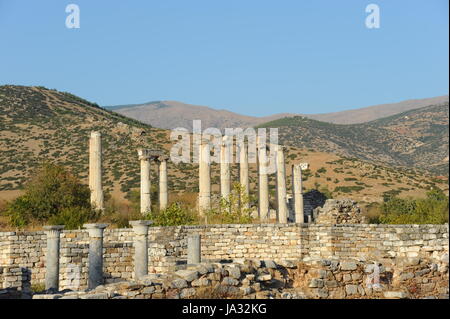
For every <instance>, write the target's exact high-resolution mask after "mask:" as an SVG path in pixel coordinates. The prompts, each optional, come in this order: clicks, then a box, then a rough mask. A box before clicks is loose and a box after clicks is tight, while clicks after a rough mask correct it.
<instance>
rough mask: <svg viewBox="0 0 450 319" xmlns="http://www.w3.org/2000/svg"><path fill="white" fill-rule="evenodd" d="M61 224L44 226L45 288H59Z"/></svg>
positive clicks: (56, 289) (62, 227)
mask: <svg viewBox="0 0 450 319" xmlns="http://www.w3.org/2000/svg"><path fill="white" fill-rule="evenodd" d="M63 229H64V226H63V225H55V226H44V230H45V233H46V235H47V253H46V255H45V289H46V290H49V289H52V290H55V291H58V289H59V250H60V249H59V248H60V235H61V231H62V230H63Z"/></svg>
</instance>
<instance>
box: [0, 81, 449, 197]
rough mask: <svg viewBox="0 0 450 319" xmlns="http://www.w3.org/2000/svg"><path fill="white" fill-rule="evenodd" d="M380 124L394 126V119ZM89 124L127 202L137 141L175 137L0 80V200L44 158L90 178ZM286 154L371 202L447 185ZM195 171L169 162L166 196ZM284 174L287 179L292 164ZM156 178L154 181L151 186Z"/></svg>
mask: <svg viewBox="0 0 450 319" xmlns="http://www.w3.org/2000/svg"><path fill="white" fill-rule="evenodd" d="M383 125H385V126H390V127H391V128H392V130H394V129H395V126H394V125H392V124H389V123H387V124H386V123H385V124H383ZM397 129H398V128H397ZM92 130H98V131H100V132H101V133H102V143H103V169H104V171H103V176H104V189H105V193H106V195H107V197H110V198H112V200H113V201H114V202H116V203H124V204H126V203H128V200H127V199H128V198H129V196H130V194H131V191H132V190H136V189H139V178H140V174H139V170H140V167H139V160H138V156H137V151H136V150H137V148H139V147H146V148H152V149H159V150H164V151H166V152H168V151H169V149H170V148H171V146H172V145H173V143H174V142H173V141H171V140H170V139H169V136H170V131H168V130H163V129H159V128H154V127H151V126H149V125H146V124H143V123H141V122H138V121H136V120H133V119H130V118H127V117H124V116H122V115H120V114H117V113H114V112H111V111H109V110H106V109H103V108H100V107H99V106H98V105H96V104H93V103H91V102H88V101H86V100H84V99H82V98H79V97H77V96H74V95H72V94H70V93H65V92H58V91H55V90H49V89H46V88H43V87H27V86H13V85H5V86H0V202H1V201H5V200H11V199H12V198H14V197H16V196H18V195H19V194H20V193H21V192H22V189H23V186H24V184H25V183H26V181H27V179H28V178H29V177H30V175H31V174H32V172H33V169H34V168H36V167H37V166H38V165H39V164H40V163H42V162H43V161H52V162H56V163H60V164H61V165H64V166H66V167H67V168H69V169H70V170H71V171H72V172H73V173H74V174H76V175H77V176H79V177H80V178H81V179H82V181H84V182H85V183H87V175H88V139H89V134H90V131H92ZM392 134H394V133H392ZM319 146H320V145H319ZM286 156H287V157H286V158H287V165H288V166H287V167H289V165H291V164H293V163H298V162H300V161H308V162H310V163H311V168H310V170H309V171H306V172H305V188H306V189H320V190H324V191H325V190H327V191H328V192H330V193H332V195H333V196H334V197H335V198H339V197H352V198H354V199H355V200H358V201H362V202H374V201H380V200H382V198H383V196H385V195H386V194H399V195H400V196H424V194H425V193H426V192H427V190H429V189H430V187H436V186H437V187H440V188H443V189H446V190H447V191H448V186H447V184H446V183H447V180H445V179H438V178H435V177H433V176H431V175H429V174H427V173H424V172H421V171H418V170H415V169H413V168H409V169H404V170H402V169H396V168H394V167H387V166H382V165H379V164H376V163H369V162H366V161H361V160H357V159H350V158H345V157H341V156H338V155H335V154H331V153H325V152H318V151H316V150H313V149H301V148H295V147H288V150H287V154H286ZM197 172H198V167H197V165H195V164H178V165H175V164H174V163H172V162H169V164H168V173H169V174H168V180H169V198H170V199H171V200H175V199H180V198H187V197H183V196H185V195H189V194H191V195H192V196H191V198H195V194H196V192H197V188H198V177H197V176H198V175H197V174H198V173H197ZM287 173H288V181H289V183H290V178H289V176H290V169H287ZM232 176H233V179H234V180H236V179H237V176H238V167H237V165H232ZM256 177H257V175H256V166H255V165H251V166H250V181H251V187H252V189H251V193H252V194H256V182H257V179H256ZM152 179H153V180H154V181H156V180H157V169H156V167H154V168H153V169H152ZM212 183H213V188H212V189H213V192H215V193H216V194H217V193H218V191H219V166H218V165H217V164H213V165H212ZM270 183H271V186H270V189H271V194H272V195H271V200H272V202H274V199H275V176H271V177H270ZM156 184H157V183H155V182H154V183H152V185H153V187H155V186H156ZM288 186H289V187H290V185H288ZM110 201H111V199H110Z"/></svg>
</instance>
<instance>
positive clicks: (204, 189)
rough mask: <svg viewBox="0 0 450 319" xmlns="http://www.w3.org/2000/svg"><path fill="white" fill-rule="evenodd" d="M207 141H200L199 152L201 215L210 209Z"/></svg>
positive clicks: (209, 172)
mask: <svg viewBox="0 0 450 319" xmlns="http://www.w3.org/2000/svg"><path fill="white" fill-rule="evenodd" d="M210 157H211V154H210V147H209V143H208V142H202V143H201V145H200V154H199V213H200V215H201V216H204V214H205V213H206V212H207V211H209V210H210V209H211V163H210V162H211V160H210Z"/></svg>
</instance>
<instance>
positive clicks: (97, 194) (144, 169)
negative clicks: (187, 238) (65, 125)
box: [89, 132, 168, 214]
mask: <svg viewBox="0 0 450 319" xmlns="http://www.w3.org/2000/svg"><path fill="white" fill-rule="evenodd" d="M138 156H139V160H140V164H141V187H140V189H141V208H140V210H141V213H142V214H146V213H149V212H150V211H151V197H150V191H151V179H150V176H151V174H150V169H151V162H152V161H154V162H157V163H158V166H159V209H160V210H164V209H166V208H167V204H168V191H167V160H168V157H167V156H164V155H163V153H162V152H160V151H154V150H148V149H139V150H138ZM89 189H90V190H91V205H92V206H93V207H95V209H99V210H103V209H104V202H103V199H104V196H103V189H102V144H101V134H100V132H91V136H90V139H89Z"/></svg>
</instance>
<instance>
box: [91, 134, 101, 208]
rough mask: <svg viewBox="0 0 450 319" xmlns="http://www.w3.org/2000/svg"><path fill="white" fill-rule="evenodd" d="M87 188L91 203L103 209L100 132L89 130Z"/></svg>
mask: <svg viewBox="0 0 450 319" xmlns="http://www.w3.org/2000/svg"><path fill="white" fill-rule="evenodd" d="M89 189H90V190H91V205H92V206H93V207H95V208H96V209H101V210H103V208H104V206H103V190H102V144H101V134H100V132H91V138H90V139H89Z"/></svg>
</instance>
